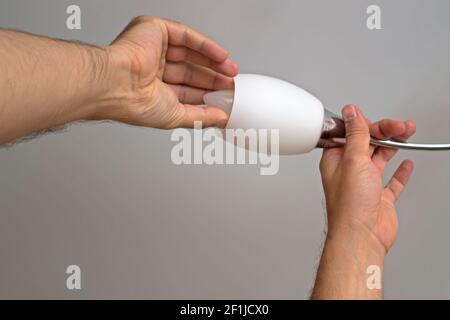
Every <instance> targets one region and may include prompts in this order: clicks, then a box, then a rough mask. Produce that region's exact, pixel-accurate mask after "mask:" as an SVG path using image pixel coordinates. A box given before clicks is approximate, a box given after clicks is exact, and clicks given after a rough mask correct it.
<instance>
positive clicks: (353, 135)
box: [342, 105, 370, 157]
mask: <svg viewBox="0 0 450 320" xmlns="http://www.w3.org/2000/svg"><path fill="white" fill-rule="evenodd" d="M342 117H343V119H344V122H345V130H346V136H345V137H346V140H347V141H346V144H345V155H346V156H350V157H352V156H361V155H364V156H367V155H368V154H369V142H370V134H369V127H368V125H367V122H366V119H365V118H364V116H363V114H362V113H361V111H359V110H358V108H357V107H355V106H353V105H347V106H345V107H344V108H343V109H342Z"/></svg>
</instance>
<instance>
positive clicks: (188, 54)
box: [166, 46, 239, 77]
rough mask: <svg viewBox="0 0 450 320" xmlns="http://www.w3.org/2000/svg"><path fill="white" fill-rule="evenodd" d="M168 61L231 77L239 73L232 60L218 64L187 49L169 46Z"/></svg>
mask: <svg viewBox="0 0 450 320" xmlns="http://www.w3.org/2000/svg"><path fill="white" fill-rule="evenodd" d="M166 59H167V61H172V62H182V61H188V62H191V63H195V64H198V65H201V66H204V67H208V68H210V69H212V70H214V71H217V72H219V73H222V74H224V75H226V76H229V77H234V76H236V75H237V74H238V73H239V67H238V65H237V64H236V63H234V62H232V61H231V60H230V59H226V60H225V61H222V62H216V61H214V60H212V59H210V58H208V57H206V56H204V55H203V54H201V53H199V52H197V51H195V50H192V49H189V48H186V47H179V46H169V48H168V49H167V53H166Z"/></svg>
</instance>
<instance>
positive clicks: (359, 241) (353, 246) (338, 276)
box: [311, 228, 385, 300]
mask: <svg viewBox="0 0 450 320" xmlns="http://www.w3.org/2000/svg"><path fill="white" fill-rule="evenodd" d="M384 256H385V249H384V248H382V246H381V245H380V244H379V243H378V240H377V239H373V236H372V235H368V234H367V233H366V232H364V231H363V230H354V229H350V228H349V229H347V228H345V229H344V228H343V229H340V230H333V231H331V232H329V233H328V235H327V240H326V243H325V246H324V249H323V253H322V258H321V261H320V265H319V269H318V271H317V276H316V282H315V285H314V289H313V294H312V296H311V299H333V300H335V299H381V298H382V288H380V289H376V288H373V287H371V286H368V283H367V282H368V279H369V277H371V274H368V273H367V271H368V268H369V266H375V268H379V270H380V274H379V276H380V277H381V276H382V272H383V266H384ZM369 270H370V269H369ZM373 276H375V277H377V276H378V275H377V274H375V275H373ZM369 280H370V279H369ZM380 283H382V278H381V279H380Z"/></svg>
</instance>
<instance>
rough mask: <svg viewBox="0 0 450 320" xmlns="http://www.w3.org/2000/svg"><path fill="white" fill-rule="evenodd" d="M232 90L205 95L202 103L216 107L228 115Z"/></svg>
mask: <svg viewBox="0 0 450 320" xmlns="http://www.w3.org/2000/svg"><path fill="white" fill-rule="evenodd" d="M233 99H234V90H219V91H214V92H210V93H207V94H205V96H204V97H203V101H204V102H205V104H207V105H208V106H213V107H218V108H220V109H222V110H223V111H225V112H226V113H228V114H230V113H231V109H232V108H233Z"/></svg>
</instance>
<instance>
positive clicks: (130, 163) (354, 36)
mask: <svg viewBox="0 0 450 320" xmlns="http://www.w3.org/2000/svg"><path fill="white" fill-rule="evenodd" d="M70 4H77V5H79V6H80V7H81V12H82V29H81V30H75V31H71V30H68V29H67V28H66V19H67V16H68V15H67V14H66V8H67V6H68V5H70ZM371 4H377V5H379V6H380V7H381V10H382V16H381V17H382V30H376V31H370V30H368V29H367V27H366V18H367V14H366V8H367V7H368V6H369V5H371ZM136 15H156V16H161V17H167V18H170V19H175V20H178V21H181V22H183V23H186V24H189V25H191V26H192V27H194V28H196V29H197V30H199V31H201V32H203V33H206V34H208V35H210V36H211V37H213V38H214V39H216V40H217V41H218V42H219V43H221V44H222V45H223V46H224V47H226V48H227V49H228V50H229V51H230V54H231V57H232V58H233V59H235V60H236V61H237V62H238V63H239V64H240V66H241V71H242V72H246V73H250V72H251V73H262V74H267V75H271V76H275V77H279V78H282V79H285V80H287V81H290V82H292V83H295V84H297V85H300V86H302V87H304V88H306V89H308V90H309V91H311V92H312V93H314V94H315V95H317V96H318V97H319V98H320V99H321V100H322V101H323V102H324V104H325V105H326V106H327V107H328V108H329V109H330V110H333V111H336V112H339V110H340V109H341V107H342V106H343V105H344V104H346V103H355V104H358V105H360V106H361V107H362V109H363V110H364V112H365V113H366V114H367V116H368V117H370V118H371V119H373V120H376V119H379V118H384V117H390V118H399V119H405V120H406V119H412V120H415V121H416V122H417V127H418V131H417V134H416V136H415V137H414V140H416V141H420V142H446V141H448V140H450V126H449V117H450V59H449V57H450V32H449V31H450V2H449V1H445V0H440V1H439V0H433V1H419V0H411V1H410V0H408V1H407V0H403V1H387V0H370V1H366V0H353V1H350V0H347V1H323V0H322V1H317V0H314V1H313V0H310V1H293V0H292V1H268V0H267V1H257V0H251V1H250V0H247V1H242V0H233V1H231V0H228V1H206V0H204V1H203V0H195V1H194V0H189V1H168V0H158V1H157V0H128V1H112V0H110V1H100V0H96V1H82V0H72V1H56V0H39V1H37V0H36V1H31V0H30V1H25V0H14V1H12V0H1V1H0V27H4V28H14V29H19V30H23V31H28V32H32V33H37V34H43V35H47V36H51V37H58V38H64V39H77V40H82V41H85V42H89V43H93V44H98V45H103V44H107V43H109V42H110V41H112V40H113V39H114V37H115V36H116V35H117V34H118V33H119V32H120V31H121V30H122V29H123V28H124V27H125V26H126V24H127V23H128V22H129V20H130V19H131V18H132V17H134V16H136ZM0 63H1V62H0ZM0 76H1V75H0ZM42 81H45V79H44V78H43V79H42ZM174 144H175V143H174V142H171V141H170V132H165V131H160V130H155V129H147V128H135V127H130V126H126V125H122V124H117V123H100V124H99V123H89V124H75V125H72V126H70V127H68V128H67V129H66V130H64V131H63V132H61V133H57V134H48V135H45V136H43V137H40V138H38V139H34V140H32V141H29V142H25V143H21V144H16V145H14V146H12V147H10V148H3V149H0V298H43V299H46V298H149V299H165V298H171V299H183V298H189V299H197V298H203V299H208V298H210V299H216V298H222V299H231V298H234V299H259V298H264V299H301V298H307V297H308V296H309V293H310V289H311V287H312V285H313V281H314V274H315V269H316V266H317V263H318V260H319V257H320V250H321V245H322V242H323V237H324V235H323V230H324V224H325V218H324V215H325V213H324V208H323V191H322V187H321V182H320V175H319V170H318V164H319V159H320V155H321V151H320V150H316V151H314V152H312V153H310V154H308V155H303V156H291V157H283V158H281V162H280V171H279V173H278V174H277V175H274V176H261V175H259V167H258V166H255V165H223V166H219V165H215V166H207V165H196V166H194V165H192V166H188V165H184V166H176V165H174V164H172V162H171V159H170V151H171V149H172V147H173V146H174ZM405 158H410V159H412V160H414V162H415V164H416V168H415V173H414V175H413V177H412V179H411V181H410V184H409V186H408V188H407V189H406V191H405V192H404V194H403V196H402V198H401V200H400V201H399V203H398V212H399V219H400V232H399V234H398V239H397V242H396V243H395V245H394V247H393V249H392V250H391V252H389V255H388V257H387V260H386V267H385V271H386V273H385V296H386V298H450V273H449V272H448V271H449V270H450V250H449V244H450V232H449V228H450V203H449V196H450V152H436V153H427V152H414V151H401V152H399V154H398V156H397V157H396V159H395V160H394V161H393V163H392V165H391V166H390V167H389V170H388V173H389V174H391V173H392V172H393V170H394V169H395V167H396V165H398V164H399V163H400V160H401V159H405ZM71 264H76V265H79V266H80V267H81V272H82V290H80V291H69V290H67V289H66V286H65V285H66V277H67V275H66V274H65V270H66V267H67V266H68V265H71Z"/></svg>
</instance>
